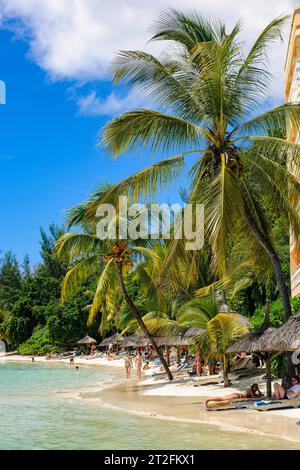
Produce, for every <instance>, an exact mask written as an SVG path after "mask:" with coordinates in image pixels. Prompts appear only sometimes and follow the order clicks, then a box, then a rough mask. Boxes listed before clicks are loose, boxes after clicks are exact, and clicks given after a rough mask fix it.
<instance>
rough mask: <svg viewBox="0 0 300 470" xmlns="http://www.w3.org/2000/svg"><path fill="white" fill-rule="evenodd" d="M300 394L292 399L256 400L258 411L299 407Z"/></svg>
mask: <svg viewBox="0 0 300 470" xmlns="http://www.w3.org/2000/svg"><path fill="white" fill-rule="evenodd" d="M299 407H300V396H298V397H297V398H292V399H291V400H261V401H256V403H255V409H256V410H257V411H270V410H282V409H285V408H299Z"/></svg>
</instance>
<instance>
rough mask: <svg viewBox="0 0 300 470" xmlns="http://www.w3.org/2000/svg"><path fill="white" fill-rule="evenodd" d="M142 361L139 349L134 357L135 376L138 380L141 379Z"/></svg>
mask: <svg viewBox="0 0 300 470" xmlns="http://www.w3.org/2000/svg"><path fill="white" fill-rule="evenodd" d="M142 363H143V358H142V355H141V351H140V350H139V351H138V353H137V355H136V358H135V367H136V376H137V378H138V380H141V378H142Z"/></svg>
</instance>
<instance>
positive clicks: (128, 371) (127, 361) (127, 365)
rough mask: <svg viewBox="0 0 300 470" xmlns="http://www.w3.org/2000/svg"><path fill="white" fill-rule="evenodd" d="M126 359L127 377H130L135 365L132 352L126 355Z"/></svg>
mask: <svg viewBox="0 0 300 470" xmlns="http://www.w3.org/2000/svg"><path fill="white" fill-rule="evenodd" d="M124 361H125V373H126V379H130V372H131V369H132V367H133V364H132V359H131V354H130V352H128V353H127V356H125V358H124Z"/></svg>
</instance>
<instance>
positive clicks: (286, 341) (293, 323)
mask: <svg viewBox="0 0 300 470" xmlns="http://www.w3.org/2000/svg"><path fill="white" fill-rule="evenodd" d="M268 347H269V350H273V351H278V352H292V351H298V350H299V349H300V311H299V312H297V313H296V314H295V315H292V316H291V317H290V318H289V319H288V321H287V322H285V323H284V324H283V325H282V326H281V327H280V328H276V333H275V334H274V335H273V336H272V337H270V338H269V345H268Z"/></svg>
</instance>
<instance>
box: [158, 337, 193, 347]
mask: <svg viewBox="0 0 300 470" xmlns="http://www.w3.org/2000/svg"><path fill="white" fill-rule="evenodd" d="M153 339H154V341H155V342H156V344H157V346H188V345H190V344H193V342H194V341H193V338H191V337H183V336H156V337H154V338H153Z"/></svg>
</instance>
